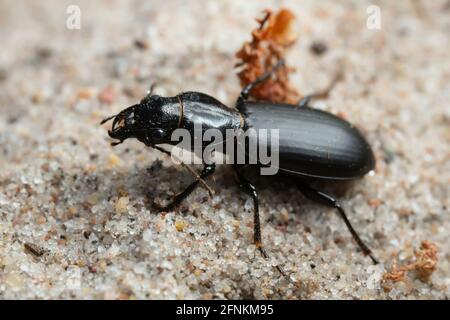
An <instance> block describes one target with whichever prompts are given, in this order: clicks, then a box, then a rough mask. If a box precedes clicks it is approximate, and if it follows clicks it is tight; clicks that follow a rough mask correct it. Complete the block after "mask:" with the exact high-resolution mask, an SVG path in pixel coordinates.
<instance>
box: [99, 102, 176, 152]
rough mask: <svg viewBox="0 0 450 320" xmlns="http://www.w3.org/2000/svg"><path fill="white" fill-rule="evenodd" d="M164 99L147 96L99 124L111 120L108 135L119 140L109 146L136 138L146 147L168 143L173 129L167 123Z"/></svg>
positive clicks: (169, 123) (168, 116)
mask: <svg viewBox="0 0 450 320" xmlns="http://www.w3.org/2000/svg"><path fill="white" fill-rule="evenodd" d="M164 99H165V98H162V97H160V96H157V95H147V96H146V97H145V98H144V99H142V101H141V102H140V103H138V104H135V105H133V106H131V107H128V108H126V109H124V110H122V111H121V112H120V113H118V114H117V115H114V116H111V117H108V118H106V119H104V120H103V121H102V122H101V123H100V124H103V123H105V122H107V121H109V120H111V119H113V123H112V128H111V130H108V134H109V136H110V137H111V138H113V139H116V140H119V141H117V142H112V143H111V145H113V146H115V145H118V144H120V143H122V142H123V141H124V140H126V139H128V138H136V139H138V140H139V141H141V142H143V143H145V144H146V145H148V146H153V145H155V144H160V143H167V142H169V141H170V136H171V133H172V131H173V128H171V121H169V120H170V115H168V114H167V111H166V110H165V109H164V107H165V104H166V103H165V101H164Z"/></svg>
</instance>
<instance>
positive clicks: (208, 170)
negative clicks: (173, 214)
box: [160, 163, 216, 211]
mask: <svg viewBox="0 0 450 320" xmlns="http://www.w3.org/2000/svg"><path fill="white" fill-rule="evenodd" d="M215 170H216V164H215V163H212V164H205V166H204V167H203V170H202V172H201V173H200V179H197V180H195V181H194V182H192V183H191V184H190V185H189V186H188V187H187V188H186V189H184V191H183V192H181V193H179V194H177V195H176V196H175V198H174V199H173V200H172V202H171V203H170V204H169V205H167V206H165V207H162V208H160V211H172V210H173V209H175V208H176V207H178V206H179V205H180V204H181V202H183V200H184V199H186V198H187V197H188V196H189V195H190V194H191V193H192V192H193V191H194V190H195V189H196V188H197V187H198V185H199V183H200V181H201V180H204V179H206V178H208V177H209V176H211V175H212V174H213V173H214V171H215Z"/></svg>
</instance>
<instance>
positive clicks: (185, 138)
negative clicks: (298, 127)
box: [171, 124, 280, 175]
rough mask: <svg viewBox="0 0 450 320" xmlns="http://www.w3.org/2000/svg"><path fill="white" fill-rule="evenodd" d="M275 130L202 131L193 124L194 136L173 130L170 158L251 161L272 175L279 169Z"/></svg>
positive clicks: (205, 161) (189, 161)
mask: <svg viewBox="0 0 450 320" xmlns="http://www.w3.org/2000/svg"><path fill="white" fill-rule="evenodd" d="M279 136H280V135H279V130H278V129H269V130H268V129H260V130H256V129H253V128H250V129H247V130H245V131H244V130H242V129H226V130H225V132H223V131H221V130H219V129H215V128H210V129H206V130H203V126H202V125H201V124H195V125H194V135H193V136H192V134H191V132H190V131H189V130H187V129H183V128H179V129H176V130H174V131H173V133H172V136H171V141H172V142H177V144H176V146H175V147H174V148H173V149H172V161H174V162H175V163H180V162H181V161H182V162H184V163H186V164H202V163H203V164H212V163H216V164H224V163H226V164H254V165H256V164H257V165H259V166H261V168H260V170H261V174H262V175H274V174H276V173H277V172H278V169H279Z"/></svg>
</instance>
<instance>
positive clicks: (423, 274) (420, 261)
mask: <svg viewBox="0 0 450 320" xmlns="http://www.w3.org/2000/svg"><path fill="white" fill-rule="evenodd" d="M437 253H438V248H437V246H436V245H435V244H434V243H432V242H431V241H429V240H424V241H422V243H421V246H420V248H419V249H417V250H415V252H414V255H415V256H416V259H415V261H414V262H412V263H409V264H406V265H403V266H397V263H396V262H395V261H394V263H393V265H392V269H391V271H389V272H386V273H385V274H384V275H383V282H386V281H388V280H390V281H392V282H399V281H404V280H405V276H406V273H407V272H409V271H415V272H416V274H417V276H418V277H419V278H420V279H421V280H423V281H426V280H428V279H429V277H430V275H431V274H432V273H433V271H434V270H436V265H437V262H438V256H437Z"/></svg>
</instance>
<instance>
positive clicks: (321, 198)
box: [298, 183, 378, 264]
mask: <svg viewBox="0 0 450 320" xmlns="http://www.w3.org/2000/svg"><path fill="white" fill-rule="evenodd" d="M298 186H299V188H300V191H301V192H302V193H303V194H304V195H305V197H307V198H308V199H310V200H312V201H314V202H317V203H320V204H323V205H326V206H328V207H331V208H335V209H336V210H337V211H338V212H339V215H340V216H341V218H342V219H343V220H344V222H345V225H346V226H347V228H348V230H349V231H350V233H351V234H352V236H353V239H355V241H356V243H357V244H358V246H359V247H360V249H361V250H362V252H363V253H364V254H365V255H368V256H369V257H370V259H372V262H373V263H374V264H378V260H377V259H375V257H374V256H373V254H372V251H371V250H370V249H369V247H367V246H366V244H365V243H364V242H363V241H362V240H361V238H360V237H359V235H358V233H357V232H356V231H355V229H353V226H352V224H351V223H350V221H349V220H348V218H347V216H346V215H345V212H344V209H342V207H341V205H340V204H339V202H338V201H337V200H336V199H335V198H333V197H332V196H330V195H328V194H326V193H323V192H321V191H317V190H315V189H313V188H311V187H309V186H306V185H304V184H300V183H299V184H298Z"/></svg>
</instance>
